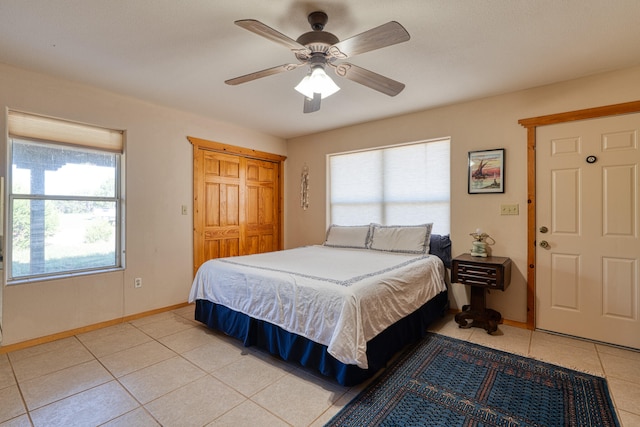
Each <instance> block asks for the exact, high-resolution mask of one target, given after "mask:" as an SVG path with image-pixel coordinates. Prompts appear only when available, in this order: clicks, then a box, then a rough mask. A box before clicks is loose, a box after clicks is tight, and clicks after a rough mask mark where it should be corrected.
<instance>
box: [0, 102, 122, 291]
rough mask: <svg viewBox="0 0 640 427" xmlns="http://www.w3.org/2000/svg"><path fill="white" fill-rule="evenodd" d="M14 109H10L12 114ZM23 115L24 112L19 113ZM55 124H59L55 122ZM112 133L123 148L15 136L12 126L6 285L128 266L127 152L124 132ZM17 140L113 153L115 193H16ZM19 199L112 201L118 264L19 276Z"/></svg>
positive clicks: (92, 151)
mask: <svg viewBox="0 0 640 427" xmlns="http://www.w3.org/2000/svg"><path fill="white" fill-rule="evenodd" d="M11 112H12V111H9V114H11ZM18 114H23V113H18ZM33 117H36V118H38V117H41V116H33ZM42 117H43V119H45V120H48V121H55V120H56V119H50V118H47V117H44V116H42ZM60 123H63V124H64V123H71V122H67V121H65V120H60ZM54 126H55V124H54ZM77 126H79V127H85V128H86V129H89V130H91V129H92V128H93V129H98V130H102V128H98V127H94V126H91V125H85V124H79V123H78V124H77ZM108 131H109V132H116V133H117V132H120V134H121V137H122V144H121V149H120V150H119V151H116V150H113V149H112V148H111V149H109V148H104V147H100V146H97V145H91V144H88V145H82V144H81V143H77V142H74V143H66V142H61V141H56V140H55V139H54V138H51V139H41V138H33V137H25V136H22V135H14V134H12V133H11V128H10V125H9V132H8V135H7V169H8V171H7V178H6V183H5V184H6V187H5V192H6V199H5V200H6V201H7V209H6V213H7V221H6V236H7V238H6V239H5V244H6V249H5V251H4V270H5V278H6V284H7V285H8V286H10V285H18V284H23V283H32V282H39V281H47V280H54V279H61V278H69V277H76V276H85V275H93V274H100V273H106V272H112V271H120V270H124V268H125V253H126V251H125V209H124V206H125V197H124V195H125V188H124V182H125V179H124V178H125V152H124V131H113V130H108ZM17 142H24V143H27V144H29V143H35V144H44V145H50V146H51V147H55V148H67V149H69V148H71V149H74V150H78V151H80V152H83V153H97V154H100V153H102V154H111V155H113V156H114V168H115V172H114V175H115V176H114V195H113V196H112V197H111V196H77V195H74V196H68V195H46V194H33V193H32V190H30V191H29V193H14V192H13V191H14V189H13V182H14V170H13V169H14V168H13V165H14V158H13V155H14V144H16V143H17ZM16 200H27V201H29V202H30V201H32V200H42V201H44V202H45V203H46V202H48V201H57V200H61V201H71V202H76V201H78V202H82V201H91V202H112V203H114V205H115V220H114V233H115V235H114V239H115V241H114V245H113V250H114V251H115V254H114V255H115V262H114V265H105V266H96V267H87V268H77V269H73V270H65V271H56V272H48V273H35V274H29V275H20V276H17V277H15V276H14V272H13V244H14V238H13V226H14V203H15V201H16Z"/></svg>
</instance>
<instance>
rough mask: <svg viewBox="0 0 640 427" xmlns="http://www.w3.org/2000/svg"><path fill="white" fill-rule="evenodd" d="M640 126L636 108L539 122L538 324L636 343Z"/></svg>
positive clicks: (639, 321) (639, 340)
mask: <svg viewBox="0 0 640 427" xmlns="http://www.w3.org/2000/svg"><path fill="white" fill-rule="evenodd" d="M639 129H640V114H629V115H624V116H614V117H607V118H600V119H592V120H585V121H575V122H569V123H563V124H556V125H548V126H542V127H539V128H538V130H537V136H536V165H537V170H536V194H537V198H536V200H537V206H536V221H537V227H538V229H539V230H540V227H542V226H546V227H547V228H548V230H549V232H548V233H542V232H540V231H539V232H538V233H537V236H536V240H537V242H538V245H537V248H536V260H537V261H536V327H538V328H541V329H546V330H550V331H555V332H560V333H564V334H569V335H575V336H579V337H584V338H588V339H594V340H597V341H604V342H610V343H613V344H618V345H623V346H628V347H634V348H640V313H639V311H638V310H639V306H640V283H639V278H638V265H639V263H640V237H639V236H638V221H639V219H638V212H637V209H638V206H637V205H638V172H637V169H638V164H639V163H640V152H639V147H638V133H639ZM543 240H544V241H545V242H547V243H548V245H545V247H542V246H541V245H540V243H541V242H542V241H543Z"/></svg>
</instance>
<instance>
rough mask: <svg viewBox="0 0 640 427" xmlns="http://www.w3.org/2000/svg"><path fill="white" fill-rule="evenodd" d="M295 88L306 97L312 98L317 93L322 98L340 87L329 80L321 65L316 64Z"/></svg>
mask: <svg viewBox="0 0 640 427" xmlns="http://www.w3.org/2000/svg"><path fill="white" fill-rule="evenodd" d="M295 89H296V90H297V91H298V92H300V93H301V94H303V95H304V96H306V97H307V98H310V99H313V94H314V93H319V94H320V96H321V98H322V99H324V98H326V97H328V96H331V95H333V94H334V93H336V92H337V91H339V90H340V87H339V86H338V85H337V84H335V82H334V81H333V80H331V77H329V76H328V75H327V73H326V72H325V71H324V68H323V67H322V66H320V65H317V66H314V67H312V68H311V72H310V73H309V74H307V75H306V76H304V78H303V79H302V81H301V82H300V83H298V86H296V87H295Z"/></svg>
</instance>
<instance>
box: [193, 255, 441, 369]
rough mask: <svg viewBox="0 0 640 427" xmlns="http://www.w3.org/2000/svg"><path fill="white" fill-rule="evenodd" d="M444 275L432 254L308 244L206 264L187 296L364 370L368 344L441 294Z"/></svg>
mask: <svg viewBox="0 0 640 427" xmlns="http://www.w3.org/2000/svg"><path fill="white" fill-rule="evenodd" d="M444 277H445V273H444V265H443V264H442V261H441V260H440V259H439V258H438V257H436V256H435V255H419V256H416V255H403V254H392V253H387V252H380V251H374V250H366V249H342V248H330V247H326V246H307V247H302V248H297V249H289V250H285V251H278V252H269V253H264V254H258V255H250V256H239V257H233V258H220V259H214V260H210V261H207V262H205V263H204V264H203V265H202V266H201V267H200V269H199V270H198V272H197V274H196V277H195V279H194V281H193V285H192V288H191V293H190V295H189V301H190V302H193V301H195V300H196V299H205V300H209V301H211V302H214V303H216V304H221V305H224V306H226V307H228V308H231V309H233V310H235V311H239V312H241V313H244V314H247V315H249V316H251V317H254V318H256V319H260V320H264V321H268V322H270V323H272V324H274V325H277V326H280V327H281V328H283V329H285V330H286V331H289V332H293V333H296V334H298V335H301V336H304V337H306V338H309V339H311V340H313V341H315V342H317V343H320V344H323V345H326V346H327V349H328V352H329V354H331V355H332V356H333V357H335V358H336V359H338V360H339V361H341V362H343V363H345V364H355V365H358V366H359V367H361V368H363V369H366V368H367V366H368V364H367V357H366V351H367V344H366V343H367V341H369V340H370V339H372V338H374V337H375V336H376V335H377V334H379V333H380V332H382V331H383V330H384V329H386V328H387V327H388V326H389V325H391V324H393V323H395V322H396V321H398V320H400V319H401V318H403V317H405V316H406V315H408V314H410V313H412V312H414V311H415V310H416V309H418V308H419V307H421V306H422V305H423V304H425V303H426V302H427V301H429V300H430V299H431V298H433V297H434V296H435V295H437V294H438V293H440V292H442V291H444V290H445V289H446V284H445V280H444Z"/></svg>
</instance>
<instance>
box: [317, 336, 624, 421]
mask: <svg viewBox="0 0 640 427" xmlns="http://www.w3.org/2000/svg"><path fill="white" fill-rule="evenodd" d="M326 426H347V427H352V426H353V427H355V426H357V427H364V426H403V427H404V426H445V427H454V426H509V427H511V426H513V427H515V426H553V427H556V426H598V427H605V426H620V424H619V422H618V419H617V417H616V413H615V409H614V408H613V404H612V402H611V397H610V396H609V390H608V388H607V383H606V380H605V379H604V378H600V377H596V376H593V375H589V374H585V373H582V372H577V371H573V370H571V369H566V368H562V367H559V366H555V365H551V364H549V363H544V362H540V361H537V360H534V359H529V358H526V357H521V356H516V355H514V354H510V353H505V352H502V351H499V350H493V349H490V348H487V347H482V346H480V345H476V344H471V343H468V342H466V341H460V340H457V339H453V338H449V337H445V336H442V335H437V334H429V335H427V336H426V338H424V339H423V340H422V341H421V342H420V343H419V344H417V345H416V346H415V347H412V348H410V349H409V350H407V351H406V352H405V353H404V354H403V355H402V356H401V357H400V358H399V359H398V360H397V361H396V362H395V363H394V364H393V365H392V366H391V367H390V368H388V369H387V370H386V371H385V372H384V373H383V374H382V375H381V376H380V377H379V378H378V379H376V380H375V381H374V382H372V383H371V384H370V385H369V386H368V387H367V388H366V389H365V390H363V391H362V392H361V393H360V394H359V395H358V396H357V397H356V398H354V399H353V400H352V401H351V402H350V403H349V404H348V405H347V406H346V407H344V408H343V409H342V410H341V411H340V412H339V413H338V414H336V415H335V416H334V417H333V418H332V419H331V421H329V423H327V424H326Z"/></svg>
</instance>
